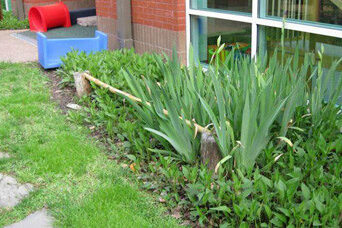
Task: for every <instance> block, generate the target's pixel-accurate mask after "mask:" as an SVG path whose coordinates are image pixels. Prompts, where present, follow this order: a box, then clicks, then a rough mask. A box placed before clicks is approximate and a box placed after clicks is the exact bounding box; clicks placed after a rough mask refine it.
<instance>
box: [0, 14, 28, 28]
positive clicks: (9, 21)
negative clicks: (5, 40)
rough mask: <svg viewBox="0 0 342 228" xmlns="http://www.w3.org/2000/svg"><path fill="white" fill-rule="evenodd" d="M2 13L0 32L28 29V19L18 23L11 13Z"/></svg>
mask: <svg viewBox="0 0 342 228" xmlns="http://www.w3.org/2000/svg"><path fill="white" fill-rule="evenodd" d="M2 13H3V16H4V18H3V20H1V21H0V30H9V29H27V28H29V22H28V19H25V20H23V21H20V20H18V19H17V18H16V17H15V16H14V15H13V14H12V12H11V11H5V10H3V11H2Z"/></svg>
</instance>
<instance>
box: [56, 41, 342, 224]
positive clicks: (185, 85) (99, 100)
mask: <svg viewBox="0 0 342 228" xmlns="http://www.w3.org/2000/svg"><path fill="white" fill-rule="evenodd" d="M218 46H220V45H218ZM190 53H191V52H190ZM218 54H219V50H218V51H217V52H216V53H215V55H218ZM298 55H299V53H298V52H296V54H295V55H294V56H293V58H290V59H285V58H284V59H283V60H279V59H277V57H276V56H277V54H275V55H274V56H273V57H272V58H271V59H270V61H268V62H266V61H258V62H256V63H255V62H254V61H251V60H250V59H249V58H245V57H244V56H238V55H237V54H236V53H233V52H232V53H231V54H230V55H229V56H228V57H227V60H226V62H225V63H221V62H219V60H218V59H219V58H214V59H213V61H212V63H211V64H209V66H208V67H207V71H203V70H202V67H201V66H200V65H199V66H198V64H197V63H195V61H194V60H193V58H192V56H190V65H189V67H188V68H184V67H183V66H181V64H180V63H179V62H178V60H177V56H176V55H174V56H173V58H172V59H168V58H167V57H166V60H165V59H162V58H161V57H160V56H150V55H143V56H139V55H136V54H134V52H133V50H123V51H114V52H109V51H108V52H102V53H97V54H93V55H89V56H87V55H85V54H84V53H77V52H73V53H70V54H69V55H68V57H67V58H66V59H64V65H63V67H62V69H61V70H60V75H62V76H63V78H64V82H65V83H70V82H72V72H75V71H84V70H89V71H90V73H91V74H92V75H93V76H95V77H97V78H99V79H100V80H102V81H104V82H106V83H108V84H110V85H112V86H114V87H116V88H119V89H123V90H124V91H128V92H131V93H133V94H134V95H136V96H138V97H140V98H141V99H142V100H143V101H148V102H150V103H151V104H152V107H150V106H148V105H142V106H141V105H137V104H135V103H131V105H128V104H127V103H124V102H123V101H122V100H123V98H122V97H119V96H116V95H111V94H109V93H108V92H107V91H105V90H102V89H100V88H98V87H96V86H94V87H93V88H94V93H93V94H92V97H91V98H90V99H86V100H85V101H86V102H87V103H86V104H87V105H88V108H87V111H88V114H89V115H87V116H85V117H84V119H85V120H87V121H89V122H90V123H92V124H93V123H96V124H97V125H98V126H105V130H106V132H107V133H108V135H122V137H123V139H124V140H128V141H129V142H130V144H131V145H132V146H134V147H133V148H131V150H133V151H138V153H135V156H128V158H129V159H131V160H132V161H134V162H135V163H136V164H137V167H136V169H137V170H138V172H139V176H140V178H141V179H142V180H143V187H145V188H146V189H149V190H152V191H154V192H157V193H159V194H160V195H161V196H162V197H163V198H164V199H165V200H166V201H167V203H168V205H169V206H171V207H179V206H180V207H181V208H182V209H181V213H182V214H184V215H185V216H186V218H190V219H191V220H193V221H195V222H199V223H196V224H197V225H198V224H199V225H212V226H218V225H221V226H222V227H235V226H241V227H250V226H256V227H273V226H274V227H283V226H289V227H299V226H300V227H310V226H328V227H338V225H339V223H340V222H341V221H340V211H341V210H342V197H341V194H340V193H341V192H342V182H341V168H342V165H341V164H342V160H341V155H342V134H341V132H340V131H341V129H342V115H341V111H340V108H339V107H337V106H336V102H337V99H338V98H339V96H340V95H341V90H342V78H341V76H339V77H334V75H335V72H336V67H337V66H338V65H339V64H340V62H341V60H340V61H337V62H335V63H334V64H333V65H332V66H331V69H330V71H329V73H328V74H327V75H323V70H322V61H323V60H322V59H320V60H319V61H318V62H315V61H314V60H313V59H312V58H311V57H310V56H309V55H307V56H306V57H305V60H304V63H303V64H299V56H298ZM122 69H124V70H122ZM141 75H144V77H140V76H141ZM125 79H126V80H125ZM329 81H332V82H333V83H332V84H333V85H335V86H333V87H331V86H329V85H330V83H328V82H329ZM327 100H329V102H327ZM126 101H127V99H126ZM163 108H165V109H167V111H168V113H169V115H165V114H164V113H163V111H162V109H163ZM118 110H119V111H118ZM179 116H181V117H182V119H180V118H179ZM184 119H188V120H193V121H196V123H198V124H200V125H202V126H207V127H208V129H210V130H211V131H212V132H213V134H214V136H215V137H216V141H217V143H218V145H219V148H220V151H221V153H222V157H223V158H224V162H222V164H221V166H220V167H218V170H217V173H213V172H211V171H208V170H207V169H206V167H205V166H203V165H201V164H200V163H199V146H200V145H199V144H200V133H198V132H197V131H196V129H195V128H194V127H193V126H191V127H189V126H188V125H187V124H186V123H185V121H184ZM113 127H115V128H116V130H115V131H113ZM144 128H145V130H147V131H144ZM150 134H153V136H154V137H151V135H150ZM114 138H115V137H114ZM148 148H150V149H149V150H148ZM149 151H152V152H153V153H154V156H151V155H150V154H149V153H150V152H149ZM143 163H145V164H148V165H145V166H144V165H143ZM140 164H141V165H140ZM151 173H153V175H151Z"/></svg>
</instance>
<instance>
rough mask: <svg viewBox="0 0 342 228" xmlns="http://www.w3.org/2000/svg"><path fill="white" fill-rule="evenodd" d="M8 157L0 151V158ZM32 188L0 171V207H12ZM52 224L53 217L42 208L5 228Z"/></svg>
mask: <svg viewBox="0 0 342 228" xmlns="http://www.w3.org/2000/svg"><path fill="white" fill-rule="evenodd" d="M10 157H11V156H10V155H9V154H7V153H4V152H0V160H1V159H8V158H10ZM32 190H33V186H32V185H30V184H20V183H18V182H17V181H16V179H14V178H13V177H11V176H7V175H5V174H2V173H0V208H7V209H10V208H12V207H14V206H15V205H17V204H19V203H20V201H21V200H22V199H23V198H25V197H27V196H28V195H29V193H30V191H32ZM52 224H53V218H52V217H51V216H50V215H49V214H48V212H47V210H46V209H42V210H40V211H36V212H35V213H33V214H30V215H29V216H27V217H26V218H25V219H23V220H21V221H20V222H17V223H14V224H12V225H9V226H6V227H5V228H52Z"/></svg>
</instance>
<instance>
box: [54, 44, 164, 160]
mask: <svg viewBox="0 0 342 228" xmlns="http://www.w3.org/2000/svg"><path fill="white" fill-rule="evenodd" d="M161 58H162V57H161V56H156V57H153V56H151V55H148V54H143V55H139V54H135V53H134V50H133V49H131V50H120V51H103V52H97V53H94V54H89V55H87V54H86V53H84V52H78V51H73V52H69V53H68V54H67V56H66V57H65V58H63V59H62V61H63V64H62V67H61V68H60V69H59V70H58V74H59V75H60V76H61V77H62V78H63V80H62V84H64V85H72V82H73V80H74V79H73V73H74V72H83V71H89V72H90V74H91V75H93V76H94V77H96V78H98V79H99V80H101V81H103V82H105V83H108V84H109V85H113V86H115V87H116V88H118V89H121V90H124V91H129V88H128V84H127V82H126V81H125V79H124V76H123V75H122V73H121V70H122V68H125V69H129V70H130V71H131V72H132V74H133V75H134V76H135V77H141V76H144V75H145V76H146V77H153V78H154V79H156V80H159V79H160V78H161V72H160V70H159V68H158V67H157V62H156V61H158V60H159V59H161ZM93 91H94V93H93V94H92V96H91V97H90V98H84V99H83V100H82V101H83V102H84V105H85V106H86V108H85V110H86V112H85V113H82V115H83V116H82V117H77V116H72V117H73V118H80V119H82V121H85V122H86V123H88V124H91V125H95V126H96V127H97V128H98V129H104V130H105V132H106V133H107V136H108V139H109V140H108V141H109V142H110V143H112V141H113V140H114V141H115V142H116V143H118V142H120V144H121V143H123V145H124V147H125V150H128V151H130V152H131V153H135V154H136V153H139V154H140V157H145V156H148V155H149V152H148V151H147V148H150V147H153V146H152V145H153V144H154V141H153V140H152V141H151V140H150V134H148V133H147V132H145V131H144V130H143V129H142V128H141V125H140V124H138V123H137V121H136V118H135V115H134V113H135V111H134V109H133V107H132V106H130V105H129V104H128V103H127V101H125V100H123V99H122V97H119V96H117V95H113V94H110V93H108V92H107V90H104V89H101V88H100V87H98V86H96V85H93ZM113 146H114V147H115V144H113ZM132 146H133V148H132ZM118 149H119V148H118Z"/></svg>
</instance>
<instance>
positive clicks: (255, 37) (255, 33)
mask: <svg viewBox="0 0 342 228" xmlns="http://www.w3.org/2000/svg"><path fill="white" fill-rule="evenodd" d="M252 4H253V5H252V19H253V20H252V51H251V55H252V58H255V57H256V54H257V45H258V25H257V23H256V22H257V19H258V4H259V0H253V2H252Z"/></svg>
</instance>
